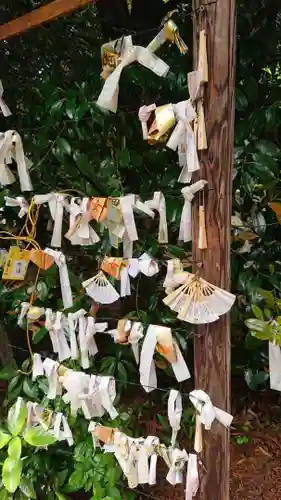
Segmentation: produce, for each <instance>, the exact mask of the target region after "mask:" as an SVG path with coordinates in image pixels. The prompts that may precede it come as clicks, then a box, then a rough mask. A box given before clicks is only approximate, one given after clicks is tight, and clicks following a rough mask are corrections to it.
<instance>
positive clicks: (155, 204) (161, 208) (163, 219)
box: [145, 191, 168, 243]
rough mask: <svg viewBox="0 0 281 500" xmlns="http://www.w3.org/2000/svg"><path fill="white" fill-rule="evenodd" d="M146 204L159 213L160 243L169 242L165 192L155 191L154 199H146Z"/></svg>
mask: <svg viewBox="0 0 281 500" xmlns="http://www.w3.org/2000/svg"><path fill="white" fill-rule="evenodd" d="M145 204H146V205H147V206H148V207H149V208H151V209H153V210H156V211H157V212H158V213H159V230H158V243H168V226H167V216H166V202H165V197H164V195H163V193H161V191H155V192H154V195H153V198H152V200H148V201H146V202H145Z"/></svg>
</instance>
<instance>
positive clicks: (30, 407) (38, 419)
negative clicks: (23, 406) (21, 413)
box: [25, 401, 74, 446]
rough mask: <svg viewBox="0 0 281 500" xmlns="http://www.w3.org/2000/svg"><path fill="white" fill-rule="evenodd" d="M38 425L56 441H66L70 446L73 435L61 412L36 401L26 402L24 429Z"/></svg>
mask: <svg viewBox="0 0 281 500" xmlns="http://www.w3.org/2000/svg"><path fill="white" fill-rule="evenodd" d="M38 425H40V426H41V427H42V428H43V429H44V430H45V431H48V432H50V433H51V434H52V435H53V436H54V437H55V438H56V439H57V440H58V441H67V443H68V445H69V446H72V445H73V443H74V441H73V436H72V432H71V429H70V427H69V424H68V422H67V418H66V417H65V416H64V415H63V413H61V412H58V413H55V412H53V411H52V410H49V409H47V408H43V407H42V406H40V405H39V404H38V403H32V402H31V401H28V402H27V423H26V431H25V432H28V430H29V429H30V428H33V427H37V426H38Z"/></svg>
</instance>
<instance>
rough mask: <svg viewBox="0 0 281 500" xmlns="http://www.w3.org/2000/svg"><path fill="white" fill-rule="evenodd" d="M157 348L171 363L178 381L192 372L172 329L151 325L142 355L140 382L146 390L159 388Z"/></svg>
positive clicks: (184, 378) (185, 378)
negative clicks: (155, 354)
mask: <svg viewBox="0 0 281 500" xmlns="http://www.w3.org/2000/svg"><path fill="white" fill-rule="evenodd" d="M155 349H156V350H157V351H158V352H159V353H160V354H161V355H162V356H164V357H165V359H166V360H167V361H168V362H169V363H170V364H171V367H172V369H173V372H174V374H175V377H176V379H177V381H178V382H182V381H183V380H187V379H188V378H190V373H189V370H188V368H187V365H186V363H185V360H184V358H183V355H182V353H181V351H180V348H179V346H178V345H177V343H176V342H175V341H174V340H173V338H172V332H171V329H170V328H168V327H165V326H159V325H149V327H148V330H147V332H146V336H145V339H144V342H143V345H142V350H141V356H140V383H141V385H142V386H143V388H144V390H145V391H146V392H151V391H153V390H154V389H156V388H157V376H156V369H155V363H154V359H153V356H154V352H155Z"/></svg>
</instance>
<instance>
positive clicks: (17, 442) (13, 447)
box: [8, 436, 21, 460]
mask: <svg viewBox="0 0 281 500" xmlns="http://www.w3.org/2000/svg"><path fill="white" fill-rule="evenodd" d="M8 455H9V457H11V458H13V459H14V460H18V459H19V458H20V456H21V439H20V438H19V437H18V436H16V437H14V438H13V439H11V441H10V442H9V446H8Z"/></svg>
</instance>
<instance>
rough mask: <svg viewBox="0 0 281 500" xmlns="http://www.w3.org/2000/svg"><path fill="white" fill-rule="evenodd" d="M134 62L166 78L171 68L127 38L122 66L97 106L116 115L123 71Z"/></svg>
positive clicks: (116, 71) (124, 42)
mask: <svg viewBox="0 0 281 500" xmlns="http://www.w3.org/2000/svg"><path fill="white" fill-rule="evenodd" d="M134 61H138V62H139V63H140V64H141V65H142V66H145V67H146V68H148V69H150V70H151V71H153V72H154V73H156V74H157V75H158V76H166V74H167V73H168V71H169V66H168V65H167V64H166V63H165V62H164V61H162V59H160V58H159V57H157V56H156V55H155V54H153V53H152V52H151V51H150V50H148V49H146V48H144V47H140V46H136V45H133V42H132V37H131V36H125V37H124V39H123V47H122V52H121V58H120V64H119V65H118V66H117V67H116V68H115V69H114V71H113V72H112V73H111V74H110V75H109V76H108V78H107V79H106V81H105V83H104V86H103V89H102V91H101V93H100V95H99V98H98V100H97V105H98V106H100V107H101V108H102V109H106V110H110V111H112V112H113V113H116V111H117V107H118V94H119V80H120V76H121V73H122V70H123V69H124V68H125V67H126V66H128V65H129V64H131V63H132V62H134Z"/></svg>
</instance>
